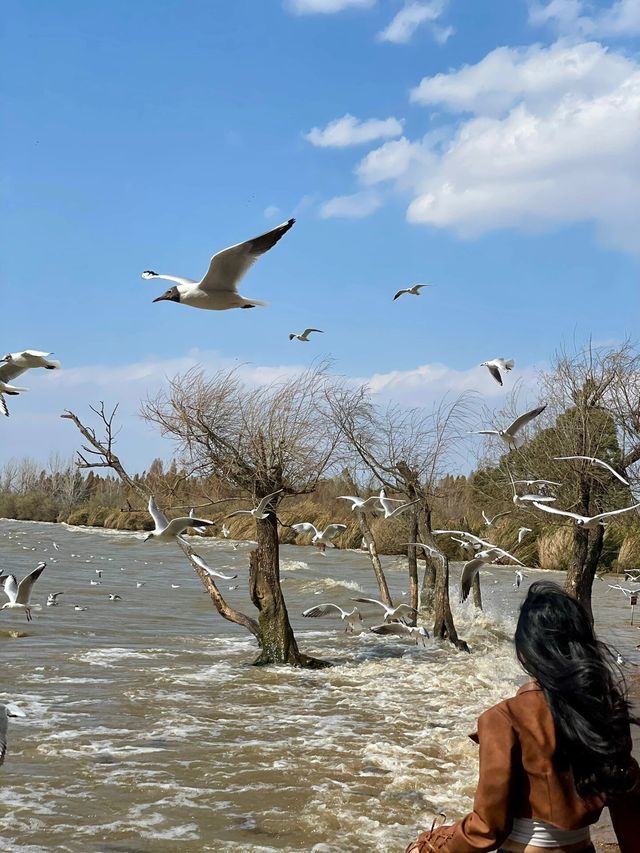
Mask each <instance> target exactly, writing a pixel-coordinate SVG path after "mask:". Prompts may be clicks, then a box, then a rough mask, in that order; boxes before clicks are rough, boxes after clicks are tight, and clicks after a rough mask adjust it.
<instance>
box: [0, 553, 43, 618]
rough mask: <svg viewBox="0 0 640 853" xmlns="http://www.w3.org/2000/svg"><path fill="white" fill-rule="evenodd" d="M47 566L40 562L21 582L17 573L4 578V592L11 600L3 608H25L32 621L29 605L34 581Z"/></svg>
mask: <svg viewBox="0 0 640 853" xmlns="http://www.w3.org/2000/svg"><path fill="white" fill-rule="evenodd" d="M46 567H47V564H46V563H38V565H37V566H36V568H35V569H34V570H33V571H32V572H30V573H29V574H28V575H25V577H23V578H22V580H21V581H20V583H18V581H17V580H16V576H15V575H7V576H6V578H5V579H4V592H5V595H6V596H7V598H8V599H9V601H8V602H7V603H6V604H3V605H2V609H3V610H6V609H9V610H14V609H15V610H24V612H25V616H26V617H27V622H31V620H32V616H31V608H30V607H29V599H30V598H31V591H32V589H33V585H34V583H35V582H36V581H37V580H38V578H39V577H40V575H41V574H42V573H43V571H44V570H45V569H46Z"/></svg>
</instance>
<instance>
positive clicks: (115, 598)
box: [109, 592, 122, 601]
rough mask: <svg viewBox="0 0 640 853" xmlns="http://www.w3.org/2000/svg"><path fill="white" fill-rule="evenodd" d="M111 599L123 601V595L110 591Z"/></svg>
mask: <svg viewBox="0 0 640 853" xmlns="http://www.w3.org/2000/svg"><path fill="white" fill-rule="evenodd" d="M109 601H122V596H121V595H118V594H117V593H115V592H110V593H109Z"/></svg>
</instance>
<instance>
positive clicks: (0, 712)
mask: <svg viewBox="0 0 640 853" xmlns="http://www.w3.org/2000/svg"><path fill="white" fill-rule="evenodd" d="M26 716H27V715H26V714H25V713H24V711H22V710H21V709H20V708H17V707H16V706H15V705H0V766H1V765H2V764H3V763H4V759H5V755H6V754H7V729H8V727H9V717H26Z"/></svg>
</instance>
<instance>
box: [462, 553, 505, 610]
mask: <svg viewBox="0 0 640 853" xmlns="http://www.w3.org/2000/svg"><path fill="white" fill-rule="evenodd" d="M499 556H500V554H499V553H498V550H497V548H490V549H488V550H487V551H478V553H477V554H476V556H475V557H474V558H473V560H469V562H468V563H465V565H464V568H463V570H462V576H461V578H460V601H466V600H467V598H468V596H469V593H470V592H471V584H472V583H473V579H474V578H475V576H476V575H477V574H478V572H479V571H480V569H481V568H482V567H483V566H486V565H487V563H491V562H493V560H495V559H497V558H498V557H499Z"/></svg>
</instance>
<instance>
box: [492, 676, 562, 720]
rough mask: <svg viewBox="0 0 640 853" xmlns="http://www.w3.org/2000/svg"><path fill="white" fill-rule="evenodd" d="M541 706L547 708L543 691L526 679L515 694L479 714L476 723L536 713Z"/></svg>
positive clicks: (510, 718) (516, 717)
mask: <svg viewBox="0 0 640 853" xmlns="http://www.w3.org/2000/svg"><path fill="white" fill-rule="evenodd" d="M541 708H545V709H546V708H547V702H546V699H545V697H544V691H543V690H542V688H541V687H540V685H539V684H537V683H536V682H535V681H528V682H527V683H526V684H523V685H522V687H521V688H520V689H519V690H518V691H517V693H516V694H515V696H510V697H509V698H508V699H503V700H502V701H501V702H498V703H497V704H496V705H493V706H492V707H491V708H488V709H487V710H486V711H485V712H484V713H483V714H482V715H481V716H480V718H479V720H478V724H479V725H480V724H481V722H485V723H486V722H490V721H492V720H500V719H501V718H502V719H509V720H512V721H513V720H514V719H519V718H520V717H521V716H522V715H523V714H524V715H527V714H530V713H536V714H537V713H539V711H540V709H541Z"/></svg>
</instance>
